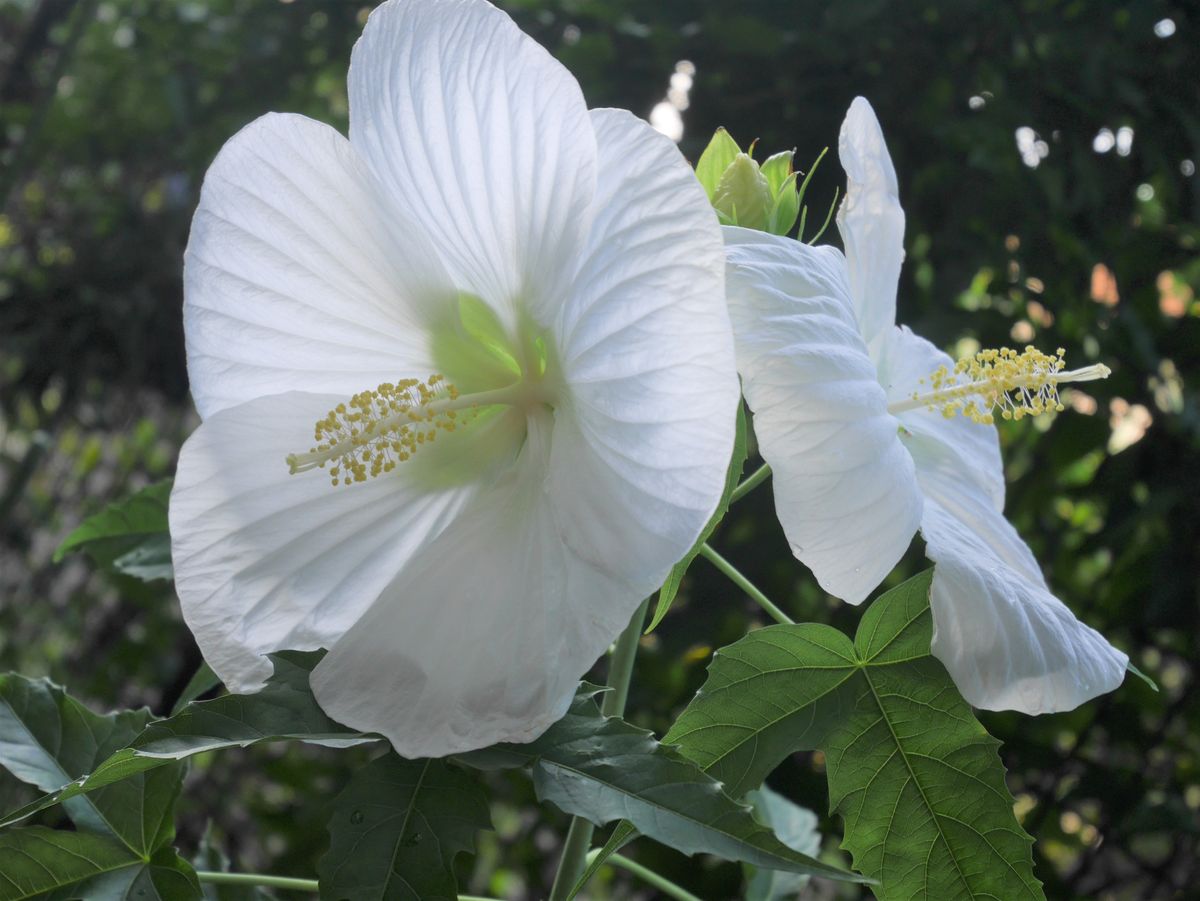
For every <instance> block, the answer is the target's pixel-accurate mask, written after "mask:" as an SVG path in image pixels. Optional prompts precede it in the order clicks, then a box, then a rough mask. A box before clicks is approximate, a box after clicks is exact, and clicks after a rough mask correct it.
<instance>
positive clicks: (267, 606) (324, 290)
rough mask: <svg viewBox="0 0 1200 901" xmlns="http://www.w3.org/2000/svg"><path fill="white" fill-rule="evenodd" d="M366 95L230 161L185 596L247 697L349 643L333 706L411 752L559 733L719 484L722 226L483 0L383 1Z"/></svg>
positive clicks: (728, 367) (248, 132)
mask: <svg viewBox="0 0 1200 901" xmlns="http://www.w3.org/2000/svg"><path fill="white" fill-rule="evenodd" d="M349 96H350V138H349V140H347V139H346V138H344V137H342V136H341V135H340V134H339V133H337V132H336V131H334V130H333V129H331V128H329V127H328V126H325V125H322V124H320V123H318V122H314V121H312V120H310V119H306V118H304V117H301V116H290V115H269V116H265V117H263V118H261V119H259V120H257V121H256V122H253V123H252V124H250V125H249V126H247V127H246V128H245V129H243V130H242V131H241V132H239V133H238V134H237V135H236V136H235V137H233V138H232V139H231V140H230V141H229V142H228V143H227V144H226V145H225V147H224V148H223V149H222V151H221V153H220V154H219V156H218V157H217V159H216V161H215V162H214V163H213V165H212V168H211V169H210V170H209V172H208V175H207V177H206V179H205V183H204V188H203V192H202V196H201V201H200V206H199V209H198V210H197V212H196V217H195V220H194V222H193V225H192V233H191V239H190V242H189V244H188V249H187V255H186V265H185V301H184V324H185V328H186V337H187V350H188V370H189V374H190V377H191V384H192V393H193V396H194V398H195V401H196V406H197V408H198V409H199V412H200V414H201V416H202V417H203V424H202V425H201V426H200V428H199V429H198V430H197V431H196V433H195V434H194V435H193V436H192V437H191V438H190V439H189V441H188V442H187V444H186V445H185V447H184V449H183V452H182V455H181V457H180V461H179V471H178V476H177V478H176V482H175V489H174V492H173V494H172V497H171V509H170V520H171V533H172V552H173V557H174V561H175V571H176V577H177V585H178V590H179V596H180V598H181V600H182V603H183V611H184V616H185V618H186V619H187V622H188V625H189V626H190V627H191V628H192V630H193V631H194V632H195V634H196V638H197V640H198V642H199V644H200V647H201V649H202V650H203V652H204V655H205V658H206V659H207V660H208V662H209V663H210V664H211V665H212V667H213V669H215V670H216V672H217V673H218V674H219V675H220V676H221V678H222V679H223V680H224V681H225V682H226V684H227V685H229V686H230V687H231V688H232V689H234V690H238V691H246V690H252V689H254V688H255V687H256V686H258V685H260V684H261V683H262V681H263V679H264V678H265V677H266V676H267V675H268V674H269V672H270V664H269V662H268V661H267V659H266V658H265V657H264V656H263V655H265V654H267V653H269V652H272V651H275V650H278V649H281V648H298V649H309V648H317V647H327V648H329V649H330V650H329V654H328V655H327V656H326V657H325V658H324V660H323V661H322V662H321V664H320V665H319V666H318V668H317V669H316V670H315V672H314V674H313V688H314V690H315V693H316V696H317V698H318V700H319V701H320V703H321V704H322V706H323V707H324V708H325V709H326V710H327V711H328V712H329V714H330V715H331V716H333V717H334V718H336V719H338V720H340V721H341V722H343V723H346V724H347V725H350V726H353V727H356V728H359V729H366V730H373V731H376V732H380V733H382V734H383V735H385V736H387V738H388V739H390V740H391V742H392V744H393V745H394V746H395V748H396V750H398V751H399V752H400V753H401V754H404V755H406V756H410V757H417V756H435V755H444V754H448V753H452V752H459V751H464V750H467V749H471V748H477V747H482V746H486V745H490V744H492V743H494V742H497V741H505V740H507V741H524V740H530V739H532V738H534V737H536V736H537V735H539V734H540V733H541V732H542V731H543V730H544V729H545V728H546V727H547V726H548V725H550V723H552V722H553V721H554V720H555V719H557V718H558V717H559V716H560V715H561V714H562V713H563V712H564V711H565V710H566V708H567V705H568V702H569V700H570V698H571V695H572V692H573V690H574V688H575V685H576V683H577V680H578V678H579V677H580V675H581V674H582V673H583V672H585V671H586V670H587V669H588V667H589V666H590V665H591V664H592V663H593V662H594V661H595V660H596V658H597V657H598V656H599V655H600V654H601V653H603V651H604V650H605V648H606V647H607V646H608V644H609V643H610V642H611V641H612V639H613V638H614V637H615V636H616V635H617V633H618V632H620V631H621V629H622V628H623V627H624V626H625V625H626V623H627V622H628V620H629V618H630V616H631V615H632V613H633V611H634V610H635V609H636V608H637V606H638V604H639V602H640V601H641V600H642V598H643V597H645V596H646V595H648V594H649V593H650V592H652V591H653V590H654V589H655V588H657V587H658V585H659V584H660V583H661V582H662V581H663V579H664V578H665V576H666V575H667V573H668V571H669V570H670V568H671V566H672V564H673V563H675V561H676V560H678V559H679V558H680V557H682V556H683V554H684V553H685V552H686V551H687V550H688V548H689V547H690V546H691V545H692V543H693V542H694V541H695V540H696V538H697V536H698V535H699V533H700V531H701V529H702V527H703V526H704V524H705V522H706V520H707V519H708V517H709V516H710V515H711V514H712V512H713V510H714V508H715V506H716V503H717V500H718V497H719V495H720V493H721V489H722V485H723V482H724V479H725V471H726V467H727V465H728V461H729V457H730V453H731V448H732V444H733V426H734V419H735V410H736V405H737V401H738V385H737V377H736V372H735V369H734V353H733V339H732V334H731V330H730V325H729V320H728V313H727V311H726V308H725V304H724V272H723V267H722V259H723V251H722V245H721V235H720V231H719V227H718V226H717V223H716V218H715V215H714V214H713V212H712V210H711V208H710V207H709V205H708V202H707V200H706V198H705V195H704V191H703V190H702V189H701V187H700V185H699V184H698V183H697V182H696V179H695V177H694V176H693V174H692V172H691V170H690V169H689V168H688V166H687V164H686V163H685V162H684V160H683V158H682V157H681V156H680V154H679V152H678V151H677V150H676V148H675V146H674V145H673V144H672V143H671V141H669V140H668V139H667V138H664V137H662V136H661V135H659V134H657V133H656V132H655V131H654V130H653V129H652V128H650V126H649V125H647V124H645V123H644V122H642V121H640V120H638V119H636V118H634V117H633V116H632V115H630V114H629V113H626V112H623V111H619V110H593V111H591V112H590V113H589V111H588V110H587V108H586V107H585V105H584V100H583V96H582V95H581V93H580V90H579V85H578V84H577V83H576V81H575V80H574V78H572V77H571V75H570V74H569V73H568V72H567V71H566V69H564V68H563V67H562V66H561V65H559V64H558V63H557V62H556V61H555V60H554V59H553V58H551V56H550V55H549V54H548V53H546V52H545V51H544V50H543V49H542V48H541V47H539V46H538V45H537V44H535V43H534V42H533V41H532V40H530V39H529V38H527V37H526V36H525V35H523V34H522V33H521V32H520V31H519V30H518V29H517V27H516V26H515V25H514V24H513V22H512V21H511V20H510V19H509V18H508V17H507V16H506V15H504V14H503V13H502V12H500V11H498V10H497V9H495V8H494V7H492V6H491V5H489V4H487V3H484V2H482V0H405V2H388V3H385V4H383V5H382V6H381V7H379V8H378V9H377V10H375V12H374V13H373V14H372V15H371V17H370V19H369V20H368V22H367V26H366V30H365V31H364V33H363V36H362V38H361V39H360V40H359V42H358V43H357V45H356V46H355V48H354V53H353V57H352V59H351V65H350V74H349ZM314 433H315V436H316V440H315V441H314ZM435 439H436V440H435ZM410 458H411V459H410ZM318 469H319V470H320V471H317V470H318ZM331 481H332V482H333V483H334V484H333V485H331V484H330V482H331Z"/></svg>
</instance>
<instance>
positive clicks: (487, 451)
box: [287, 294, 560, 488]
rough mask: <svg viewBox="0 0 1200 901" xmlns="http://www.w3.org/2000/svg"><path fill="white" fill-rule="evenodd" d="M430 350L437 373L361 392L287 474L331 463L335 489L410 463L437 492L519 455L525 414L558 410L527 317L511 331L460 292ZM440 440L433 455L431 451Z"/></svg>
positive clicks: (548, 365) (548, 355)
mask: <svg viewBox="0 0 1200 901" xmlns="http://www.w3.org/2000/svg"><path fill="white" fill-rule="evenodd" d="M514 332H515V333H514ZM432 351H433V357H434V360H435V362H436V364H437V365H438V367H439V368H440V370H441V371H440V372H438V373H435V374H433V375H430V376H429V377H428V378H426V379H424V380H420V379H414V378H408V379H401V380H399V381H397V382H394V383H393V382H384V383H383V384H381V385H378V386H376V387H375V388H372V389H368V390H365V391H361V392H359V393H358V394H356V395H354V396H353V397H352V398H350V399H349V400H347V401H346V402H344V403H340V404H338V405H337V406H336V407H335V408H334V409H332V410H330V411H329V413H328V414H327V415H326V416H324V417H323V418H322V419H320V420H318V421H317V422H316V424H315V425H314V427H313V440H314V442H315V443H314V445H313V447H311V448H309V450H308V451H307V452H306V453H296V454H289V455H288V457H287V464H288V468H289V470H290V471H291V473H292V474H297V473H304V472H308V471H310V470H313V469H325V470H326V471H327V472H328V475H329V478H330V481H331V483H332V484H333V485H353V484H355V483H358V482H365V481H366V480H367V479H369V478H375V477H378V476H381V475H384V474H386V473H390V472H392V471H393V470H394V469H395V468H396V466H397V465H399V464H401V463H405V464H409V465H407V466H406V470H407V471H408V472H409V474H410V475H411V476H412V477H413V478H415V479H416V480H418V481H419V482H421V483H422V484H424V485H425V486H426V487H429V488H434V487H445V486H448V485H452V484H458V483H462V482H465V481H468V480H469V479H471V478H473V477H475V476H478V475H479V474H481V473H483V472H485V471H487V470H489V469H491V468H492V467H493V466H495V465H497V464H503V463H504V462H506V461H511V460H512V459H515V457H516V454H517V453H518V452H519V451H520V448H521V446H522V445H523V443H524V440H525V434H526V431H527V428H528V419H529V417H530V416H537V415H547V414H549V413H550V412H552V411H553V409H554V405H555V403H556V401H557V399H558V396H559V384H560V382H559V379H558V375H557V366H556V365H555V360H554V357H553V353H552V348H551V345H550V342H549V341H548V340H547V338H546V335H545V334H544V332H543V331H542V330H541V329H540V328H539V327H538V326H537V325H536V324H535V323H534V322H533V321H532V320H531V319H528V318H525V317H523V318H522V319H521V320H520V321H519V323H518V325H517V327H516V329H515V330H513V331H510V330H509V329H506V328H505V327H504V325H503V323H502V322H501V321H500V319H499V317H498V316H497V315H496V314H495V312H494V311H493V310H492V309H491V308H490V307H489V306H487V304H485V303H484V302H483V301H482V300H480V299H479V298H477V297H473V296H471V295H468V294H463V295H460V296H459V300H458V305H457V310H455V311H454V312H453V313H452V314H450V315H447V316H446V317H445V318H444V320H443V321H442V322H440V323H438V324H437V325H436V326H435V327H434V329H433V330H432ZM435 443H436V444H437V446H438V450H437V453H436V454H431V453H429V452H428V451H426V450H425V449H426V448H429V447H432V446H433V445H434V444H435ZM418 451H422V453H421V456H420V457H419V458H417V456H416V455H417V452H418ZM414 458H415V459H414ZM410 461H411V463H410Z"/></svg>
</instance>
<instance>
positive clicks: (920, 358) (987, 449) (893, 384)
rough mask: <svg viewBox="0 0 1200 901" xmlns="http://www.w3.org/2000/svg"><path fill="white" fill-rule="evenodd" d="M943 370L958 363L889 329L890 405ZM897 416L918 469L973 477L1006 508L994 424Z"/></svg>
mask: <svg viewBox="0 0 1200 901" xmlns="http://www.w3.org/2000/svg"><path fill="white" fill-rule="evenodd" d="M939 366H946V367H949V368H950V369H953V368H954V360H952V359H951V358H950V356H949V354H946V353H943V352H942V351H940V350H938V349H937V348H936V347H935V346H934V345H933V344H931V343H930V342H928V341H926V340H925V339H924V338H922V337H921V336H920V335H916V334H914V333H913V332H912V331H911V330H910V329H909V328H908V327H907V326H903V325H902V326H897V327H896V328H893V329H891V330H889V331H888V333H887V334H886V336H885V338H884V341H883V345H882V350H881V353H880V357H879V363H878V367H879V380H880V382H882V384H883V387H884V390H885V391H887V396H888V402H889V403H896V402H898V401H907V400H909V399H910V398H911V397H912V395H913V392H917V393H920V392H921V391H928V390H930V387H929V377H930V376H931V375H932V374H933V372H934V370H935V369H937V368H938V367H939ZM920 379H924V380H925V383H924V384H921V383H920ZM896 418H897V419H899V420H900V423H901V425H902V426H903V427H904V429H903V431H902V432H901V433H900V438H901V440H902V441H903V442H904V446H905V447H907V448H908V452H909V453H910V454H912V455H913V459H914V460H916V462H917V468H918V469H920V468H921V467H922V465H923V463H924V465H925V466H926V467H927V468H928V467H934V466H943V465H944V466H947V467H949V477H950V478H952V479H954V480H958V479H970V480H971V481H972V482H973V483H974V484H976V485H977V486H979V488H980V489H982V490H983V491H985V492H987V495H988V497H990V498H991V501H992V506H994V507H995V508H996V510H997V511H1003V510H1004V488H1005V485H1004V463H1003V461H1002V460H1001V458H1000V436H999V433H998V432H997V431H996V427H995V426H991V425H982V424H980V423H977V422H972V421H971V420H970V419H967V418H966V417H964V416H955V417H954V418H953V419H947V418H946V417H945V416H943V415H942V413H941V412H940V411H938V410H929V409H927V408H921V409H918V410H906V411H905V412H903V413H898V414H896Z"/></svg>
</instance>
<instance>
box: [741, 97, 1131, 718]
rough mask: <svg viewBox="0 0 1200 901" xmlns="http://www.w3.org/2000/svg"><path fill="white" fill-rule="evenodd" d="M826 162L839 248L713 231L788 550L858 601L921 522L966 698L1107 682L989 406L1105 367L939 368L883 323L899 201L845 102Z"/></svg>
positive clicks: (866, 120) (1057, 700)
mask: <svg viewBox="0 0 1200 901" xmlns="http://www.w3.org/2000/svg"><path fill="white" fill-rule="evenodd" d="M839 154H840V156H841V162H842V166H843V168H844V169H845V170H846V175H847V179H848V186H847V191H846V199H845V202H844V203H843V205H842V207H841V210H840V211H839V214H838V227H839V229H840V230H841V233H842V239H843V241H844V243H845V246H846V252H845V254H844V255H843V253H842V252H841V251H839V250H837V249H835V248H832V247H809V246H806V245H804V244H801V243H799V242H797V241H793V240H789V239H786V238H776V237H774V236H771V235H766V234H762V233H760V232H753V231H747V230H744V229H737V228H727V229H726V231H725V235H726V239H725V240H726V246H727V252H728V272H727V281H728V292H729V306H730V314H731V318H732V320H733V326H734V333H735V338H736V344H737V356H738V369H739V371H740V372H741V374H742V380H743V389H744V391H745V394H746V399H747V402H748V403H749V405H750V408H751V409H752V410H753V412H754V428H755V433H756V434H757V436H758V440H759V446H760V449H761V451H762V455H763V457H764V459H765V460H766V461H767V462H768V463H769V464H770V465H771V469H772V471H773V472H774V480H773V484H774V490H775V504H776V509H777V512H778V515H779V519H780V522H781V524H782V525H783V528H784V531H785V532H786V533H787V536H788V540H789V541H790V543H791V546H792V550H793V552H794V553H795V555H796V557H797V558H799V559H800V560H801V561H802V562H804V563H805V564H807V565H808V566H809V567H810V568H811V569H812V570H813V573H814V574H815V575H816V577H817V580H818V581H819V582H820V584H821V585H822V587H824V588H825V589H826V590H827V591H829V592H830V593H831V594H834V595H836V596H838V597H840V598H843V599H845V600H847V601H850V602H851V603H855V604H857V603H860V602H862V600H863V599H864V598H866V596H867V595H868V594H869V593H870V592H871V590H872V589H874V588H875V586H877V585H878V584H879V582H880V580H881V579H882V578H883V577H884V576H885V575H886V574H887V573H888V572H889V571H890V570H891V569H892V567H893V566H895V564H896V562H897V561H898V560H899V559H900V557H901V555H903V553H904V552H905V550H906V549H907V548H908V546H909V543H910V541H911V539H912V536H913V534H914V532H915V531H916V529H917V528H918V526H919V527H920V529H921V532H922V534H923V535H924V537H925V543H926V553H927V554H928V556H929V557H930V559H932V560H933V561H935V564H936V566H935V568H934V576H933V588H932V593H931V596H930V604H931V607H932V611H933V620H934V635H933V653H934V654H935V655H936V656H937V657H938V658H939V659H940V660H941V661H942V663H944V664H945V666H946V668H947V669H948V670H949V671H950V674H951V675H952V676H953V677H954V681H955V683H956V684H957V685H958V687H959V689H960V690H961V691H962V693H963V696H964V697H965V698H966V699H967V700H968V701H969V702H971V703H972V704H974V705H975V706H977V707H983V708H988V709H1014V710H1022V711H1025V712H1027V713H1043V712H1049V711H1057V710H1069V709H1071V708H1073V707H1075V706H1077V705H1078V704H1080V703H1082V702H1083V701H1086V700H1088V699H1089V698H1092V697H1095V696H1096V695H1098V694H1101V693H1103V692H1106V691H1111V690H1112V689H1113V688H1115V687H1116V686H1117V685H1119V684H1120V682H1121V680H1122V678H1123V677H1124V673H1125V667H1126V664H1127V663H1128V658H1127V657H1126V656H1125V655H1124V654H1122V653H1121V652H1120V651H1117V650H1116V649H1114V648H1113V647H1111V646H1110V645H1109V644H1108V642H1107V641H1105V640H1104V638H1103V637H1102V636H1100V635H1099V634H1098V633H1097V632H1095V631H1094V630H1093V629H1091V628H1089V627H1088V626H1086V625H1084V624H1083V623H1081V622H1079V620H1077V619H1076V618H1075V616H1074V615H1073V614H1072V613H1071V611H1070V610H1068V609H1067V607H1066V606H1065V605H1064V604H1063V603H1062V602H1061V601H1059V600H1058V599H1057V598H1056V597H1055V596H1054V595H1053V594H1051V593H1050V591H1049V589H1048V588H1047V586H1046V582H1045V579H1044V578H1043V576H1042V573H1041V571H1040V569H1039V568H1038V565H1037V562H1036V561H1035V560H1034V558H1033V555H1032V554H1031V553H1030V551H1029V548H1028V547H1027V546H1026V544H1025V543H1024V542H1023V541H1022V540H1021V538H1020V536H1019V535H1017V533H1016V531H1015V530H1014V529H1013V527H1012V526H1011V525H1010V524H1009V523H1008V521H1007V520H1006V519H1005V518H1004V515H1003V509H1004V472H1003V469H1002V466H1001V461H1000V448H999V440H998V436H997V432H996V429H995V427H994V426H993V425H992V419H993V416H995V415H1003V416H1004V417H1005V418H1018V419H1019V418H1022V417H1023V416H1025V415H1030V414H1035V413H1037V412H1041V411H1044V410H1046V409H1048V408H1052V407H1056V406H1058V404H1057V393H1056V386H1057V384H1059V383H1061V382H1065V381H1072V380H1082V379H1087V378H1097V377H1100V376H1102V375H1103V374H1105V373H1106V370H1104V368H1103V367H1099V366H1096V367H1089V368H1087V369H1083V370H1079V371H1076V372H1068V371H1065V370H1064V369H1063V368H1062V366H1063V364H1062V360H1061V353H1060V354H1059V355H1057V356H1053V357H1052V356H1048V355H1045V354H1041V353H1038V352H1037V351H1034V350H1032V349H1027V350H1026V351H1025V352H1023V353H1020V354H1017V353H1015V352H1005V353H997V352H990V351H989V352H983V353H981V354H980V355H978V356H977V357H975V358H972V359H970V360H967V361H963V362H962V364H961V365H960V366H956V364H955V362H954V361H953V360H951V359H950V357H948V356H947V355H946V354H944V353H942V352H941V351H939V350H938V349H937V348H936V347H934V346H933V345H932V344H930V343H929V342H928V341H926V340H925V339H923V338H921V337H918V336H917V335H914V334H913V333H912V332H911V331H909V330H908V329H907V328H905V327H903V326H901V327H897V326H896V325H895V319H896V287H897V281H898V279H899V275H900V266H901V263H902V261H903V258H904V247H903V239H904V211H903V210H902V209H901V208H900V201H899V193H898V189H897V184H896V173H895V170H894V169H893V167H892V161H891V157H890V156H889V155H888V151H887V147H886V145H885V144H884V140H883V133H882V131H881V130H880V127H879V123H878V121H877V120H876V118H875V113H874V111H873V110H872V109H871V106H870V104H868V103H867V101H866V100H864V99H862V98H861V97H860V98H858V99H857V100H855V101H854V103H853V105H851V107H850V111H849V113H848V114H847V116H846V121H845V123H844V124H843V126H842V133H841V140H840V144H839ZM943 367H945V368H943ZM1059 409H1061V407H1059Z"/></svg>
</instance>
